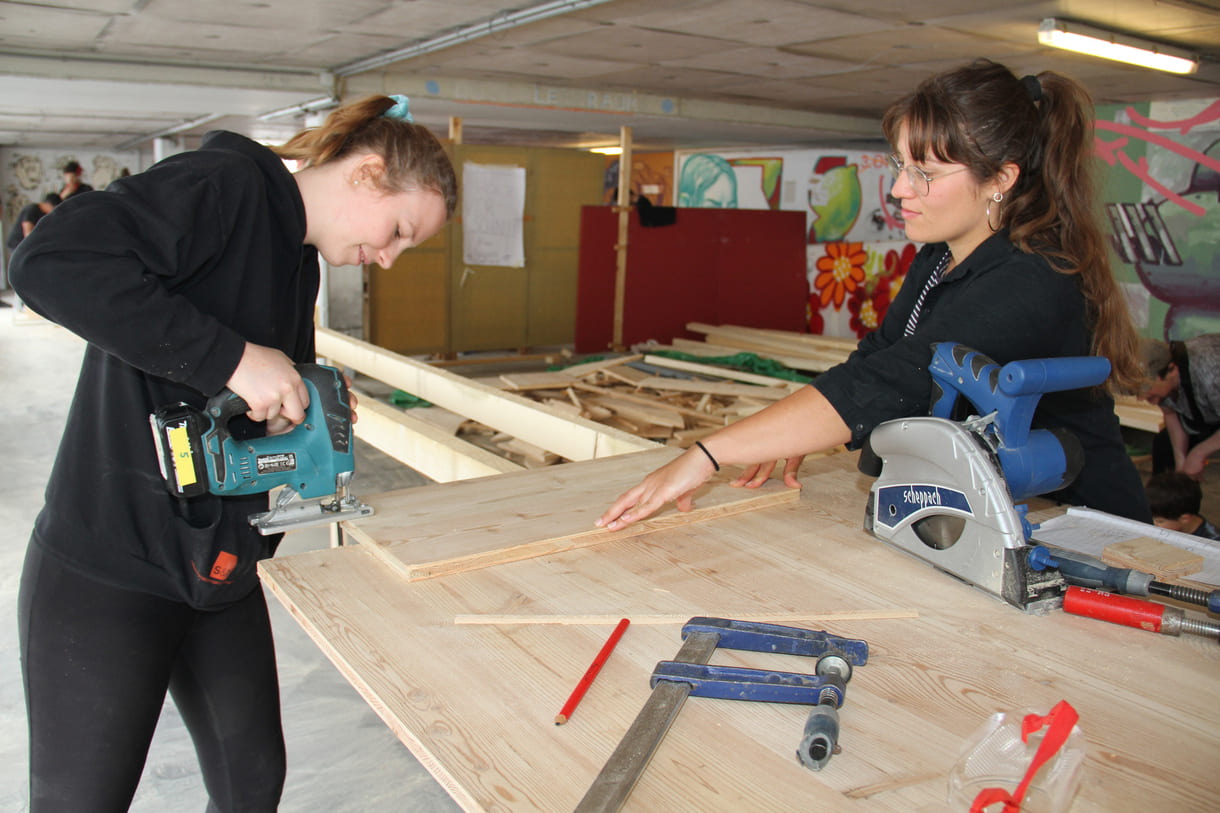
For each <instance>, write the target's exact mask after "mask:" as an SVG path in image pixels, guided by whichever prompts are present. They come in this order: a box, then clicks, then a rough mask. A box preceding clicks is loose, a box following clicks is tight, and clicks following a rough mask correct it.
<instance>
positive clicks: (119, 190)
mask: <svg viewBox="0 0 1220 813" xmlns="http://www.w3.org/2000/svg"><path fill="white" fill-rule="evenodd" d="M305 226H306V224H305V206H304V203H303V201H302V200H301V195H300V192H299V190H298V189H297V184H296V180H295V179H294V178H293V176H292V174H291V173H290V172H288V170H287V169H286V168H285V166H284V164H283V162H282V161H280V159H279V158H278V157H276V156H275V154H274V153H272V152H271V151H270V150H268V149H267V148H265V147H263V146H260V145H259V144H257V143H255V142H253V141H251V140H249V139H247V138H244V137H242V136H239V135H235V134H233V133H224V132H214V133H209V134H208V135H207V136H206V137H205V138H204V141H203V144H202V145H201V147H200V148H199V149H198V150H195V151H192V152H187V153H181V154H179V155H175V156H171V157H170V158H167V159H165V160H164V161H161V162H159V163H158V164H156V165H155V166H153V167H152V168H150V169H149V170H147V171H146V172H144V173H141V174H139V175H133V176H131V177H128V178H123V179H120V180H118V181H115V182H114V183H113V184H111V185H110V186H109V187H108V188H107V189H106V191H104V192H93V193H90V194H87V195H80V196H77V197H74V198H72V199H70V200H66V201H64V203H62V204H61V205H60V206H58V207H56V209H55V210H54V211H53V212H52V213H51V214H50V215H48V216H47V217H45V218H43V220H42V222H41V223H39V226H38V228H37V229H36V230H35V231H34V232H33V233H32V234H31V235H30V237H28V238H27V239H26V240H25V241H23V242H22V243H21V245H20V247H19V248H18V250H17V251H16V252H15V253H14V255H13V258H12V263H11V265H10V274H11V278H12V281H13V285H14V287H15V288H16V290H17V292H18V293H19V294H20V295H21V298H22V299H23V300H24V301H25V302H26V304H28V305H29V306H30V307H32V308H33V309H34V310H35V311H37V312H38V313H40V314H42V315H44V316H46V317H47V318H49V319H51V320H53V321H55V322H57V323H59V324H61V325H63V326H64V327H66V328H68V329H69V330H71V331H72V332H74V333H76V334H78V335H80V336H81V337H83V338H84V339H86V340H87V341H88V347H87V348H86V350H85V357H84V362H83V365H82V368H81V373H80V378H79V380H78V382H77V389H76V394H75V396H74V398H73V401H72V406H71V409H70V411H69V415H68V421H67V425H66V427H65V429H64V435H63V440H62V441H61V444H60V449H59V454H58V456H57V458H56V462H55V466H54V469H53V471H52V474H51V479H50V482H49V484H48V486H47V492H46V505H45V507H44V508H43V510H42V512H41V513H40V514H39V516H38V520H37V522H36V524H35V527H34V534H33V542H34V544H39V545H41V546H43V547H44V548H45V549H46V550H47V551H48V552H50V553H51V554H53V555H55V556H58V557H60V558H61V559H63V560H64V561H65V562H66V563H67V564H69V565H70V566H71V567H73V568H75V569H78V570H79V571H81V572H82V573H84V574H85V575H88V576H90V577H93V578H95V579H98V580H100V581H104V582H106V583H108V584H112V585H116V586H119V587H124V588H130V589H134V590H139V591H143V592H148V593H153V594H155V595H159V596H163V597H166V598H170V599H174V600H180V601H185V602H187V603H189V604H191V605H193V606H195V607H200V608H218V607H223V606H225V605H227V604H229V603H231V602H233V601H236V600H238V599H240V598H241V597H243V596H244V595H246V594H247V593H248V592H249V591H250V590H251V589H253V588H254V587H255V586H256V584H257V580H258V576H257V571H256V569H255V568H256V564H257V562H258V560H259V559H262V558H266V557H268V556H270V555H271V554H272V553H273V552H274V549H275V546H276V544H277V543H278V541H279V537H278V536H269V537H263V536H260V535H259V534H258V533H257V532H256V531H254V530H253V529H252V528H250V526H249V524H248V521H247V517H248V516H249V515H250V514H252V513H256V512H259V511H264V510H266V507H267V497H266V495H253V496H249V497H218V496H213V495H205V496H202V497H196V498H192V499H189V500H183V499H179V498H177V497H175V496H172V495H171V494H170V493H169V492H168V490H167V489H166V486H165V484H164V481H163V480H162V477H161V473H160V466H159V463H158V458H157V452H156V450H155V447H154V445H153V437H152V432H151V430H150V427H149V421H148V418H149V414H150V413H152V412H153V411H154V410H156V409H157V408H158V407H161V406H164V405H167V404H173V403H177V402H179V401H183V402H186V403H189V404H192V405H194V406H197V407H202V406H203V404H204V403H205V402H206V400H207V398H208V396H211V395H214V394H215V393H217V392H219V391H220V390H221V389H223V388H224V385H225V382H226V381H228V379H229V378H230V376H231V375H232V374H233V371H234V370H235V369H236V368H237V364H238V362H239V361H240V359H241V355H242V351H243V349H244V347H245V343H246V342H247V341H249V342H253V343H255V344H260V345H266V346H269V347H275V348H278V349H280V350H282V351H283V352H284V353H286V354H287V355H288V356H289V357H290V358H292V359H293V360H294V361H297V362H304V361H313V360H314V333H313V322H312V316H313V307H314V302H315V299H316V297H317V289H318V261H317V252H316V251H315V250H314V249H313V248H312V247H308V246H305V245H304V238H305ZM238 420H239V421H245V419H244V418H241V419H238ZM246 423H247V424H248V422H246ZM233 428H234V431H235V432H239V431H242V428H241V427H240V426H239V425H237V422H235V424H234V427H233ZM247 430H248V431H251V432H257V429H256V428H252V427H247ZM217 564H219V565H221V567H220V569H219V570H216V571H214V570H213V567H214V566H215V565H217ZM230 566H231V568H232V569H231V571H229V572H227V573H226V572H225V571H226V570H228V568H229V567H230Z"/></svg>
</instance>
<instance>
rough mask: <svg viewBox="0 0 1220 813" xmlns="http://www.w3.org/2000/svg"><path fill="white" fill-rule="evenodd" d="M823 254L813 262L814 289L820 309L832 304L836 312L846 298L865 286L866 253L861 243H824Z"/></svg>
mask: <svg viewBox="0 0 1220 813" xmlns="http://www.w3.org/2000/svg"><path fill="white" fill-rule="evenodd" d="M825 245H826V253H825V254H824V255H823V256H821V257H819V258H818V260H817V263H816V268H817V276H816V277H814V280H813V290H814V291H815V292H816V293H817V294H818V296H819V300H820V302H821V305H822V307H823V308H824V307H826V306H827V305H829V304H830V303H831V302H832V301H833V302H834V306H835V310H838V309H839V308H841V307H842V306H843V300H844V299H846V297H847V295H848V294H850V293H852V292H854V291H855V290H856V288H857V287H858V286H860V285H863V283H864V263H865V262H867V261H868V252H866V251H865V250H864V244H863V243H826V244H825Z"/></svg>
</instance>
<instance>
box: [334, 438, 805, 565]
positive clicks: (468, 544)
mask: <svg viewBox="0 0 1220 813" xmlns="http://www.w3.org/2000/svg"><path fill="white" fill-rule="evenodd" d="M681 453H682V450H680V449H671V448H661V449H657V450H656V451H650V452H643V453H639V454H633V455H623V456H620V457H618V458H615V459H614V462H613V463H611V464H610V465H607V466H597V467H596V468H593V467H590V465H589V464H588V463H566V464H564V465H562V466H555V467H550V468H547V469H541V470H536V471H532V472H528V473H524V474H523V475H522V476H517V475H515V474H514V475H511V476H508V477H490V478H482V479H480V480H478V481H477V482H459V483H450V484H448V487H447V488H444V489H439V490H435V491H431V492H430V493H429V494H428V497H427V499H426V500H420V499H419V490H418V489H414V488H411V489H404V490H402V491H395V492H390V493H388V494H381V495H377V496H374V497H368V498H366V499H365V502H367V503H369V504H370V505H372V506H373V507H374V508H375V509H376V511H377V513H376V514H374V515H373V516H372V517H369V518H368V519H364V520H360V521H359V522H353V523H345V524H344V527H345V529H346V530H347V532H348V535H349V537H350V538H351V539H353V540H355V541H358V542H363V543H365V544H368V545H370V547H371V548H372V549H373V551H374V552H375V553H376V555H377V556H379V557H381V558H382V559H383V560H384V561H385V562H386V564H387V565H389V566H390V567H392V568H394V569H395V570H397V571H398V572H399V573H400V574H401V575H402V577H403V578H405V579H407V580H408V581H416V580H419V579H430V578H434V577H436V576H441V575H445V574H450V573H459V572H463V571H467V570H474V569H478V568H484V567H490V566H493V565H498V564H503V563H504V562H513V561H517V560H520V559H529V558H533V557H537V556H545V555H547V554H551V553H556V552H559V551H563V550H570V549H572V548H577V547H586V546H589V545H597V544H599V543H602V542H606V541H610V540H615V541H618V540H623V539H628V538H630V537H632V536H640V535H643V534H648V533H653V532H655V531H658V530H662V529H666V528H674V527H677V526H682V525H688V524H690V523H694V522H703V521H706V520H709V519H716V518H718V517H724V516H729V515H731V514H736V513H740V512H742V511H750V510H757V509H759V508H764V507H767V506H772V505H782V504H784V503H790V502H795V501H796V500H797V499H798V497H799V495H800V492H798V491H796V490H794V489H790V488H787V487H786V486H784V485H783V484H782V483H779V482H771V483H768V484H766V485H765V486H763V487H762V488H759V489H744V488H732V487H730V486H729V485H728V482H729V481H730V480H731V479H732V478H733V477H734V476H736V471H735V470H730V469H729V468H727V467H726V468H725V470H724V471H722V472H720V473H719V474H718V475H717V476H716V477H715V478H714V479H713V480H712V481H710V482H709V483H708V485H706V486H704V487H703V488H702V489H701V490H700V491H699V493H698V494H697V495H696V505H695V509H694V510H693V511H690V512H689V513H682V512H680V511H678V510H677V509H675V508H673V507H672V506H671V507H669V508H666V509H663V510H662V511H660V512H658V513H657V514H655V515H654V516H652V517H650V518H648V519H647V520H645V521H643V522H639V523H636V524H635V525H632V526H631V527H630V528H628V529H627V530H625V531H620V532H617V533H612V532H610V531H605V530H602V529H600V528H597V527H595V526H594V524H593V523H594V520H596V519H597V517H598V516H600V515H601V513H602V512H603V511H604V510H605V509H606V508H608V507H609V506H610V504H611V503H612V502H614V500H615V499H616V498H617V497H618V496H619V495H620V494H622V493H623V492H624V491H626V490H627V489H629V488H631V487H632V486H634V485H635V484H636V483H638V482H639V481H640V480H642V479H643V477H644V475H646V474H647V473H648V472H650V471H652V470H653V469H655V468H657V467H659V466H661V465H663V464H665V463H666V462H668V461H670V460H672V459H674V458H675V457H677V456H678V455H680V454H681ZM560 494H562V495H564V496H563V497H562V498H559V497H558V496H557V495H560ZM455 522H460V523H461V527H463V528H466V529H468V530H467V531H466V532H465V533H462V534H455V533H454V532H453V531H454V525H455Z"/></svg>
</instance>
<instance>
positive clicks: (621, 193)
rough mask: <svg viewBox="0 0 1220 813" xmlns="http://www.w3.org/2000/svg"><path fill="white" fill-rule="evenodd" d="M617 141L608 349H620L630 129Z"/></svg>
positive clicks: (622, 130)
mask: <svg viewBox="0 0 1220 813" xmlns="http://www.w3.org/2000/svg"><path fill="white" fill-rule="evenodd" d="M619 141H620V142H621V144H622V147H623V152H622V155H620V156H619V159H618V243H617V244H616V245H615V247H614V249H615V252H616V253H617V255H618V256H617V258H616V265H615V273H614V335H613V340H612V342H611V346H612V347H613V348H614V350H616V351H622V350H623V349H624V347H623V302H624V301H625V299H626V295H627V224H628V222H629V218H630V216H631V128H630V127H622V128H620V131H619Z"/></svg>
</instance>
